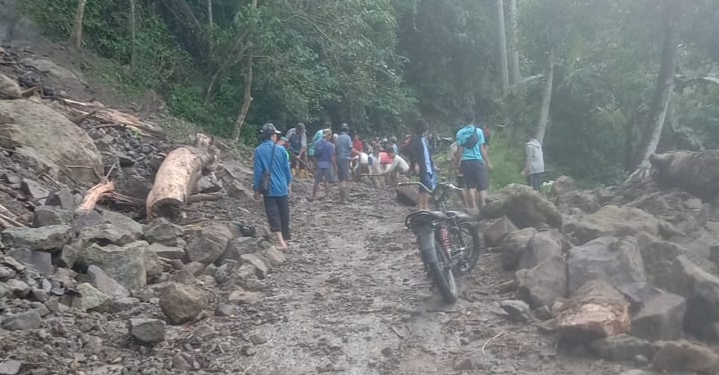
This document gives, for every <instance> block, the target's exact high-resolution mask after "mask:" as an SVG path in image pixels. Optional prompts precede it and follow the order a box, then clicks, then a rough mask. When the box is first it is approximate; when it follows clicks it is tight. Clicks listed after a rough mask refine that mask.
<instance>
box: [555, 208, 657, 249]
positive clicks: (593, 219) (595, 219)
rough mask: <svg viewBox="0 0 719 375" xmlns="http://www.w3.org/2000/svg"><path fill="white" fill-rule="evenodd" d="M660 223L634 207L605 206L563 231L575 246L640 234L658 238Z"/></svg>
mask: <svg viewBox="0 0 719 375" xmlns="http://www.w3.org/2000/svg"><path fill="white" fill-rule="evenodd" d="M659 228H660V222H659V220H658V219H657V218H655V217H654V216H652V215H651V214H649V213H647V212H644V211H642V210H640V209H638V208H634V207H618V206H613V205H606V206H603V207H602V208H600V209H599V210H597V211H595V212H594V213H592V214H591V215H587V216H583V217H581V219H580V220H575V221H571V222H568V223H567V224H566V225H565V226H564V228H563V231H564V232H565V233H567V234H569V235H571V236H572V237H573V239H574V242H575V243H577V244H585V243H587V242H589V241H591V240H594V239H596V238H599V237H607V236H613V237H622V236H632V235H635V234H637V233H640V232H646V233H649V234H650V235H652V236H655V237H658V236H659Z"/></svg>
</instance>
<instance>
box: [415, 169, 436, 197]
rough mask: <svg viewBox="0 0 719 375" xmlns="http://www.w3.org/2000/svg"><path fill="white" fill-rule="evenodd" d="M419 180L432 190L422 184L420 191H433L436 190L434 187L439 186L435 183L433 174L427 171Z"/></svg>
mask: <svg viewBox="0 0 719 375" xmlns="http://www.w3.org/2000/svg"><path fill="white" fill-rule="evenodd" d="M419 182H420V183H421V184H422V185H424V186H426V187H428V188H429V189H430V190H427V189H425V188H423V187H422V186H420V187H419V192H420V193H431V192H432V191H433V190H434V188H435V187H437V186H436V185H435V183H434V178H433V176H432V175H431V174H429V173H425V174H424V175H423V176H420V178H419Z"/></svg>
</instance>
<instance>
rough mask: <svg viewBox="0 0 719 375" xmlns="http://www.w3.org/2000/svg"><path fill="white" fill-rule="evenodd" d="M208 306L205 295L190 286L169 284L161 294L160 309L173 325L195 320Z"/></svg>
mask: <svg viewBox="0 0 719 375" xmlns="http://www.w3.org/2000/svg"><path fill="white" fill-rule="evenodd" d="M207 304H208V302H207V299H206V298H205V296H204V294H203V293H202V292H201V291H199V290H197V289H195V288H193V287H191V286H188V285H182V284H179V283H169V284H168V285H167V286H166V287H164V288H163V289H162V291H161V292H160V309H161V310H162V312H163V313H164V314H165V316H166V317H167V319H168V321H169V322H170V323H172V324H182V323H185V322H188V321H190V320H193V319H195V318H196V317H197V316H198V315H199V314H200V313H201V312H202V310H204V309H205V308H207Z"/></svg>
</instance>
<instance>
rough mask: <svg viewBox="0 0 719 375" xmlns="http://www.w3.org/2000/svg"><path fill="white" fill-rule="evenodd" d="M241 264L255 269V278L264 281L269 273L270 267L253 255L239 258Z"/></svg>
mask: <svg viewBox="0 0 719 375" xmlns="http://www.w3.org/2000/svg"><path fill="white" fill-rule="evenodd" d="M240 259H241V260H242V262H243V263H247V264H251V265H252V266H253V267H255V272H256V273H257V277H259V278H260V279H264V278H265V277H267V275H268V274H269V273H270V267H269V266H268V265H267V264H265V262H264V261H263V260H262V259H261V258H260V257H258V256H257V255H255V254H244V255H242V256H241V257H240Z"/></svg>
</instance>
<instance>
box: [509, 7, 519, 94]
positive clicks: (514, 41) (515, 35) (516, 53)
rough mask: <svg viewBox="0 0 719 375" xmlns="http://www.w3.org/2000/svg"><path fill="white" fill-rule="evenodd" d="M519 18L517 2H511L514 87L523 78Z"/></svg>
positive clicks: (510, 37)
mask: <svg viewBox="0 0 719 375" xmlns="http://www.w3.org/2000/svg"><path fill="white" fill-rule="evenodd" d="M517 17H518V14H517V0H509V19H510V32H511V34H510V36H509V46H510V57H511V67H512V70H511V72H512V75H511V77H512V80H511V82H512V85H516V84H517V83H519V81H520V80H521V79H522V76H521V74H520V73H519V43H518V38H519V36H518V34H519V28H518V25H517Z"/></svg>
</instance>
